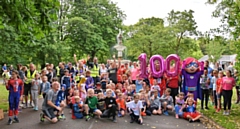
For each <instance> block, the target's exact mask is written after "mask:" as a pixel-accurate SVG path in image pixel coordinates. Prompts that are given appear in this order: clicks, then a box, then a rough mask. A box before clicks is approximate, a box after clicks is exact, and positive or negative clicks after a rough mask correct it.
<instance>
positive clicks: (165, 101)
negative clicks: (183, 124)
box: [160, 88, 173, 116]
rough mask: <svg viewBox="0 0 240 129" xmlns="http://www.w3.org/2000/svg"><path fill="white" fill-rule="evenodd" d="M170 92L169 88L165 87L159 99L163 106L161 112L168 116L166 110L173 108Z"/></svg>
mask: <svg viewBox="0 0 240 129" xmlns="http://www.w3.org/2000/svg"><path fill="white" fill-rule="evenodd" d="M170 94H171V89H170V88H167V89H166V90H165V94H164V95H162V97H161V98H160V100H161V101H162V107H163V114H164V115H166V116H168V115H169V114H168V110H173V98H172V96H171V95H170Z"/></svg>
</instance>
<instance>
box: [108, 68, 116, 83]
mask: <svg viewBox="0 0 240 129" xmlns="http://www.w3.org/2000/svg"><path fill="white" fill-rule="evenodd" d="M117 70H118V69H117V68H112V69H109V70H108V75H109V79H110V80H112V82H113V83H117Z"/></svg>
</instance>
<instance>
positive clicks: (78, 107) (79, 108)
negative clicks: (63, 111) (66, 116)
mask: <svg viewBox="0 0 240 129" xmlns="http://www.w3.org/2000/svg"><path fill="white" fill-rule="evenodd" d="M74 99H75V104H73V115H74V117H75V118H76V119H82V118H83V113H82V112H83V102H82V101H81V99H80V97H79V96H74Z"/></svg>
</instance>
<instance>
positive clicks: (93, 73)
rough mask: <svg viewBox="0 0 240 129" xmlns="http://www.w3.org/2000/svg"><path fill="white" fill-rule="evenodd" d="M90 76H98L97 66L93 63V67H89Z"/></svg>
mask: <svg viewBox="0 0 240 129" xmlns="http://www.w3.org/2000/svg"><path fill="white" fill-rule="evenodd" d="M91 76H92V77H97V76H99V66H98V67H96V65H95V64H93V68H92V69H91Z"/></svg>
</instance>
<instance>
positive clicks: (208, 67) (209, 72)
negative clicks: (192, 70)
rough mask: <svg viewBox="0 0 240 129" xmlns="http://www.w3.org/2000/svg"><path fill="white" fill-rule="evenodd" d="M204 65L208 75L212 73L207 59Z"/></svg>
mask: <svg viewBox="0 0 240 129" xmlns="http://www.w3.org/2000/svg"><path fill="white" fill-rule="evenodd" d="M204 67H206V68H207V69H208V75H210V74H211V73H212V71H213V69H212V68H211V67H210V66H209V61H208V60H206V61H205V63H204Z"/></svg>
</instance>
